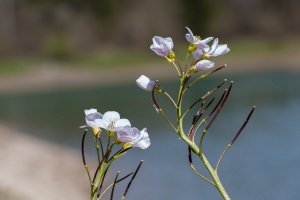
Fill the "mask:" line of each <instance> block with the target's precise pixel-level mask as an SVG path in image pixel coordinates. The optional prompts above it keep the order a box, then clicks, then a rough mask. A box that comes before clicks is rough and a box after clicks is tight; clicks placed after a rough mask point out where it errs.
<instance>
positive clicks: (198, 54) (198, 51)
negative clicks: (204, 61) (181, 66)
mask: <svg viewBox="0 0 300 200" xmlns="http://www.w3.org/2000/svg"><path fill="white" fill-rule="evenodd" d="M192 54H193V57H194V59H195V60H198V59H200V58H201V57H202V55H203V54H204V50H203V49H196V50H195V51H193V52H192Z"/></svg>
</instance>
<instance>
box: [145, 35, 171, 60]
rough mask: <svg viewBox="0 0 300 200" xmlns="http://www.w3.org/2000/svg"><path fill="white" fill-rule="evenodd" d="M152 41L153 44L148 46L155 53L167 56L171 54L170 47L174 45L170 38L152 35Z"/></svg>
mask: <svg viewBox="0 0 300 200" xmlns="http://www.w3.org/2000/svg"><path fill="white" fill-rule="evenodd" d="M152 42H153V44H152V45H151V46H150V49H151V50H152V51H154V52H155V53H156V54H157V55H159V56H163V57H167V56H169V55H170V54H172V49H173V47H174V44H173V40H172V38H170V37H167V38H162V37H158V36H154V37H153V39H152Z"/></svg>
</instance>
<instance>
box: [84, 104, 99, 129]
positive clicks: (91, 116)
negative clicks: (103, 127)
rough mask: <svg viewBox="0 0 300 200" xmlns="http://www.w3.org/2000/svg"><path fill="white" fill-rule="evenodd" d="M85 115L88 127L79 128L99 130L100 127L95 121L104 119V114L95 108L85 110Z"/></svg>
mask: <svg viewBox="0 0 300 200" xmlns="http://www.w3.org/2000/svg"><path fill="white" fill-rule="evenodd" d="M84 113H85V121H86V125H84V126H80V127H79V128H85V127H91V128H97V127H98V126H97V124H96V122H95V120H96V119H102V114H101V113H99V112H97V109H94V108H91V109H85V110H84Z"/></svg>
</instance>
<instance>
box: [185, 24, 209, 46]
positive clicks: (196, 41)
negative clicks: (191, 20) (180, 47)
mask: <svg viewBox="0 0 300 200" xmlns="http://www.w3.org/2000/svg"><path fill="white" fill-rule="evenodd" d="M185 28H186V29H187V30H188V32H189V33H187V34H185V38H186V39H187V41H188V42H190V43H191V44H193V45H196V46H197V47H198V48H208V47H209V46H208V45H207V43H208V42H210V41H211V40H213V39H214V38H213V37H208V38H205V39H204V40H200V37H198V36H194V34H193V32H192V31H191V30H190V29H189V28H188V27H185Z"/></svg>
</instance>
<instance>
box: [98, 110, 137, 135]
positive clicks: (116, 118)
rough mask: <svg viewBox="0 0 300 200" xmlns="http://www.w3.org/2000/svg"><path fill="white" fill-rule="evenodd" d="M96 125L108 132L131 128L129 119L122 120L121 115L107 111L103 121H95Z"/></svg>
mask: <svg viewBox="0 0 300 200" xmlns="http://www.w3.org/2000/svg"><path fill="white" fill-rule="evenodd" d="M95 122H96V125H97V126H99V127H100V128H104V129H105V130H108V131H117V130H119V129H121V128H123V127H124V126H131V124H130V122H129V120H128V119H120V114H119V113H118V112H116V111H107V112H106V113H104V114H103V116H102V119H96V120H95Z"/></svg>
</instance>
